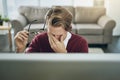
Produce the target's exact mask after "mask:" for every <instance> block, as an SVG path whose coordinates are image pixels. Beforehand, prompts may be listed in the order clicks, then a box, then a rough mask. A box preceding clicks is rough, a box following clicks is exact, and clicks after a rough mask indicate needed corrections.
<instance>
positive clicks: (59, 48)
mask: <svg viewBox="0 0 120 80" xmlns="http://www.w3.org/2000/svg"><path fill="white" fill-rule="evenodd" d="M48 38H49V43H50V46H51V48H52V49H53V50H54V51H55V52H56V53H67V50H66V48H65V45H64V42H63V36H61V38H60V41H59V40H57V39H56V38H55V37H54V36H53V35H51V34H50V33H48Z"/></svg>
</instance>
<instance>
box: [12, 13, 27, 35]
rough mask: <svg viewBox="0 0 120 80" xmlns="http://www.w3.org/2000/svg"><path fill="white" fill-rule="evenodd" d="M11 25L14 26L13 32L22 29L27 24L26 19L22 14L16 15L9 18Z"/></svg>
mask: <svg viewBox="0 0 120 80" xmlns="http://www.w3.org/2000/svg"><path fill="white" fill-rule="evenodd" d="M11 24H12V27H13V28H14V32H15V34H16V33H17V32H18V31H20V30H23V28H24V27H25V26H26V25H27V20H26V18H25V17H24V16H22V15H17V17H15V18H12V19H11Z"/></svg>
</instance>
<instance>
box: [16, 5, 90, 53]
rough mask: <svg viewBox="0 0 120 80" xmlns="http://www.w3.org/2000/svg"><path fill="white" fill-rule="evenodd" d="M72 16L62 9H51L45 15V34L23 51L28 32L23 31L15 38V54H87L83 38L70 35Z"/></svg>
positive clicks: (38, 36)
mask: <svg viewBox="0 0 120 80" xmlns="http://www.w3.org/2000/svg"><path fill="white" fill-rule="evenodd" d="M71 22H72V14H71V13H70V12H69V11H68V10H66V9H65V8H63V7H60V6H56V7H52V9H51V10H49V11H48V13H47V14H46V24H47V32H44V33H40V34H38V35H37V36H35V38H34V39H33V40H32V42H31V43H30V45H29V47H28V48H27V49H25V46H26V44H27V41H28V34H29V32H27V31H25V30H23V31H20V32H18V33H17V35H16V36H15V43H16V46H17V52H24V50H25V52H26V53H33V52H37V53H38V52H51V53H53V52H55V53H75V52H79V53H88V44H87V42H86V40H85V39H84V38H82V37H81V36H79V35H77V34H73V33H71V32H70V31H71Z"/></svg>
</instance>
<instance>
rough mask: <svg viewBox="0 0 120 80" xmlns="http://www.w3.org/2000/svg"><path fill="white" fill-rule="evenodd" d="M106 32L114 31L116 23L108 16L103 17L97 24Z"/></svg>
mask: <svg viewBox="0 0 120 80" xmlns="http://www.w3.org/2000/svg"><path fill="white" fill-rule="evenodd" d="M97 23H98V24H99V25H100V26H101V27H103V28H104V30H113V28H114V27H115V25H116V22H115V21H114V20H113V19H111V18H110V17H108V16H101V17H100V18H99V20H98V22H97Z"/></svg>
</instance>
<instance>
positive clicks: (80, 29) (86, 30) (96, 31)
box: [75, 24, 103, 35]
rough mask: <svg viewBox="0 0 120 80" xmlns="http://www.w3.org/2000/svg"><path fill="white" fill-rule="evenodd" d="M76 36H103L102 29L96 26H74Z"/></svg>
mask: <svg viewBox="0 0 120 80" xmlns="http://www.w3.org/2000/svg"><path fill="white" fill-rule="evenodd" d="M75 27H76V28H77V33H78V34H84V35H103V27H101V26H99V25H97V24H76V25H75Z"/></svg>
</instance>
